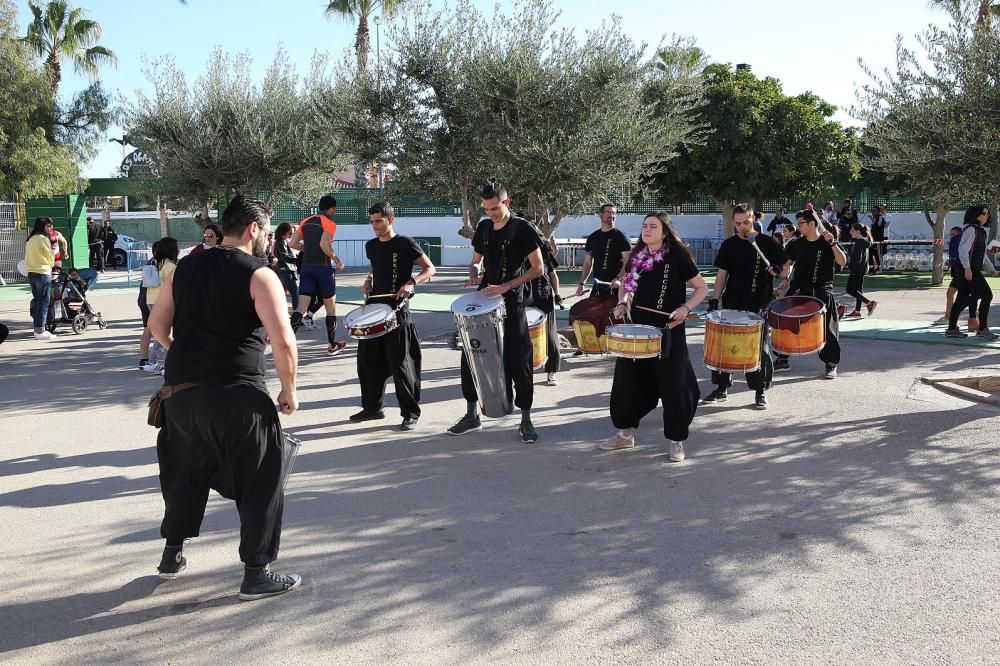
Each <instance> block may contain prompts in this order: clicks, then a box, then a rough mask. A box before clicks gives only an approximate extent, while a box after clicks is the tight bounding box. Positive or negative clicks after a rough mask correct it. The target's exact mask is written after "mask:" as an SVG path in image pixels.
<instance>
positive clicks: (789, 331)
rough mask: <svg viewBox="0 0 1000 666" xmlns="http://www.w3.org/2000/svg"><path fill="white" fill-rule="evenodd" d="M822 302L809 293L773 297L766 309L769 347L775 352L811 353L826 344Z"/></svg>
mask: <svg viewBox="0 0 1000 666" xmlns="http://www.w3.org/2000/svg"><path fill="white" fill-rule="evenodd" d="M825 319H826V305H825V304H824V303H823V301H821V300H819V299H818V298H813V297H812V296H787V297H785V298H779V299H776V300H775V301H774V302H773V303H771V307H770V308H769V309H768V311H767V323H768V325H769V326H770V327H771V348H772V349H774V351H775V352H776V353H778V354H785V355H786V356H802V355H805V354H814V353H816V352H818V351H819V350H820V349H822V348H823V345H825V344H826V321H825Z"/></svg>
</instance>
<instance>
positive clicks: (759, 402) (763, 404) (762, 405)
mask: <svg viewBox="0 0 1000 666" xmlns="http://www.w3.org/2000/svg"><path fill="white" fill-rule="evenodd" d="M753 408H754V409H767V396H766V395H764V392H763V391H757V397H756V398H754V402H753Z"/></svg>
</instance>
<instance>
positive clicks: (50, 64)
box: [45, 51, 62, 99]
mask: <svg viewBox="0 0 1000 666" xmlns="http://www.w3.org/2000/svg"><path fill="white" fill-rule="evenodd" d="M45 69H46V70H48V72H49V82H50V83H51V85H52V99H55V98H56V97H57V96H58V95H59V83H60V82H61V81H62V63H60V62H59V53H58V52H57V51H52V52H50V53H49V56H48V57H47V58H46V59H45Z"/></svg>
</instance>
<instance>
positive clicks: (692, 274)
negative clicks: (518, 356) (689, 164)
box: [600, 213, 708, 462]
mask: <svg viewBox="0 0 1000 666" xmlns="http://www.w3.org/2000/svg"><path fill="white" fill-rule="evenodd" d="M625 265H626V267H627V268H626V270H627V272H626V274H625V277H624V278H623V280H622V286H621V288H619V290H618V305H617V307H615V315H616V316H617V317H619V318H621V317H624V316H625V315H626V313H628V312H630V313H631V318H632V321H633V322H634V323H636V324H645V325H648V326H655V327H657V328H664V327H666V326H667V325H668V323H670V322H673V321H676V320H682V322H683V320H684V319H686V318H687V316H688V315H689V314H691V310H693V309H694V308H695V307H697V305H698V304H699V303H701V302H702V300H703V299H704V298H705V296H707V295H708V287H707V286H706V285H705V280H704V278H702V277H701V274H700V273H698V267H697V266H696V265H695V263H694V258H693V257H692V256H691V252H690V251H689V250H688V249H687V247H686V246H685V245H684V243H683V242H681V239H680V238H679V237H678V236H677V232H676V231H675V230H674V227H673V224H672V223H671V222H670V217H669V216H668V215H667V214H666V213H655V214H650V215H647V216H646V219H644V220H643V221H642V235H641V236H640V238H639V242H638V243H637V244H636V246H635V250H633V251H632V255H631V256H630V257H629V260H628V262H626V264H625ZM689 284H690V285H691V287H692V288H693V289H694V293H693V294H691V297H690V298H688V297H687V285H689ZM700 397H701V396H700V392H699V390H698V378H697V377H696V376H695V374H694V368H692V367H691V359H690V358H689V357H688V348H687V339H686V338H685V331H684V324H683V323H681V324H679V325H677V326H676V327H675V328H673V329H669V330H665V331H664V333H663V342H662V348H661V352H660V356H659V358H644V359H629V358H618V359H616V361H615V376H614V381H613V383H612V385H611V422H612V423H613V424H614V426H615V427H616V428H618V433H617V434H616V435H615V436H614V437H612V438H611V439H610V440H609V441H608V442H606V443H604V444H601V445H600V448H601V449H603V450H605V451H614V450H618V449H627V448H631V447H633V446H635V429H636V428H638V427H639V421H640V420H642V418H643V417H644V416H646V415H647V414H648V413H649V412H651V411H653V409H655V408H656V405H657V403H659V402H660V401H662V402H663V435H664V436H665V437H666V438H667V439H668V440H669V441H670V451H669V455H668V459H669V460H670V461H671V462H680V461H682V460H684V440H686V439H687V436H688V428H689V427H690V426H691V421H692V420H694V413H695V411H696V410H697V409H698V399H699V398H700Z"/></svg>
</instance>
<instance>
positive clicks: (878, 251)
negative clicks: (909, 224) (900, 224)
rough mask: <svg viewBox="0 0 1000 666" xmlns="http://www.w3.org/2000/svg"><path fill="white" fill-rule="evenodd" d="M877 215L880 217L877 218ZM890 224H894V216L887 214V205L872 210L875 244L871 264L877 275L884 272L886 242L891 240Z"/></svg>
mask: <svg viewBox="0 0 1000 666" xmlns="http://www.w3.org/2000/svg"><path fill="white" fill-rule="evenodd" d="M876 213H877V214H878V217H876ZM890 224H892V216H890V215H889V213H887V212H886V209H885V204H882V205H881V206H876V207H875V208H873V209H872V239H873V240H874V243H873V246H872V248H873V251H872V253H871V254H872V260H871V263H872V265H873V267H874V268H875V270H874V272H875V273H881V272H882V254H883V253H884V251H885V241H887V240H889V225H890Z"/></svg>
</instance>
